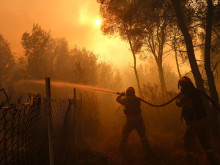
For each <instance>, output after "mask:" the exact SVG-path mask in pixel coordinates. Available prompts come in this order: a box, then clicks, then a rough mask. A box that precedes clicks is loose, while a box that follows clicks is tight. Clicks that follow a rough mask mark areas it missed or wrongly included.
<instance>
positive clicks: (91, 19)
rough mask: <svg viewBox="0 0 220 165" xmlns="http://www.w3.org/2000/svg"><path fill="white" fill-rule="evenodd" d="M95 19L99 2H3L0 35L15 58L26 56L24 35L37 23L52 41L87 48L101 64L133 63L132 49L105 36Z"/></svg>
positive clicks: (0, 16)
mask: <svg viewBox="0 0 220 165" xmlns="http://www.w3.org/2000/svg"><path fill="white" fill-rule="evenodd" d="M96 19H100V15H99V4H98V3H97V2H96V0H47V1H45V0H0V20H1V21H0V33H1V34H2V35H3V36H4V38H5V39H6V40H8V42H9V43H10V45H11V48H12V52H13V53H14V54H15V55H16V56H21V55H22V54H23V49H22V46H21V36H22V34H23V33H24V32H30V31H31V29H32V26H33V24H34V23H38V24H39V25H40V26H41V27H42V28H43V29H45V30H47V31H49V30H50V31H51V34H52V36H53V37H55V38H61V37H65V38H66V39H67V40H68V41H69V44H70V46H71V47H73V46H74V45H78V46H79V47H85V48H87V49H88V50H91V51H93V52H94V53H96V54H98V55H99V56H100V60H103V61H108V62H109V61H110V62H112V63H113V64H115V65H117V66H119V65H122V66H127V65H128V64H129V63H132V56H131V54H130V53H131V52H130V51H129V45H128V44H127V43H125V42H124V41H121V40H120V39H119V38H109V37H108V36H104V35H102V33H101V30H100V26H96V25H95V20H96ZM125 56H126V58H124V57H125Z"/></svg>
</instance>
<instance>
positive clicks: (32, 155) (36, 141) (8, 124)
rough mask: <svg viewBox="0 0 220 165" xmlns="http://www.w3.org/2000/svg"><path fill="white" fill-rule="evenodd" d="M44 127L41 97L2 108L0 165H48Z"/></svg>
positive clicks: (37, 96) (0, 119)
mask: <svg viewBox="0 0 220 165" xmlns="http://www.w3.org/2000/svg"><path fill="white" fill-rule="evenodd" d="M45 126H46V118H45V115H44V113H42V108H41V97H40V95H34V96H33V100H32V101H31V102H28V103H26V104H18V105H9V106H7V107H1V109H0V164H2V165H4V164H5V165H6V164H22V165H23V164H24V165H26V164H47V163H48V152H47V150H48V147H47V146H48V145H47V144H48V138H47V129H46V128H47V127H45ZM42 151H43V152H42Z"/></svg>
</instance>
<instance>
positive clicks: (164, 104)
mask: <svg viewBox="0 0 220 165" xmlns="http://www.w3.org/2000/svg"><path fill="white" fill-rule="evenodd" d="M202 93H203V95H204V96H205V97H207V98H208V99H209V101H210V102H211V103H212V104H213V105H214V106H215V108H216V109H218V110H219V111H220V108H219V106H218V104H217V103H215V102H214V101H213V100H212V98H211V97H210V96H208V95H207V94H206V93H205V92H202ZM116 94H117V95H121V94H122V93H119V92H116ZM179 95H181V92H180V93H178V94H177V95H176V96H175V97H173V98H172V99H170V100H169V101H167V102H165V103H163V104H159V105H156V104H152V103H150V102H148V101H146V100H144V99H142V98H140V97H138V98H139V99H140V100H141V101H142V102H144V103H146V104H148V105H150V106H152V107H163V106H166V105H168V104H170V103H171V102H173V101H174V100H175V99H177V97H178V96H179Z"/></svg>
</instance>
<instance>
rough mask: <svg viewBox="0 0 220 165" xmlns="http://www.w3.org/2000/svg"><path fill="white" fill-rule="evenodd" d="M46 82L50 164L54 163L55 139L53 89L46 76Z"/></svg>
mask: <svg viewBox="0 0 220 165" xmlns="http://www.w3.org/2000/svg"><path fill="white" fill-rule="evenodd" d="M45 84H46V107H47V109H46V110H47V123H48V140H49V157H50V165H54V154H53V140H52V113H51V110H52V108H51V91H50V78H49V77H46V78H45Z"/></svg>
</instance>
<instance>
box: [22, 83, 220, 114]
mask: <svg viewBox="0 0 220 165" xmlns="http://www.w3.org/2000/svg"><path fill="white" fill-rule="evenodd" d="M27 82H28V83H34V84H41V85H44V81H43V80H21V81H19V82H18V84H22V83H27ZM51 85H52V86H55V87H69V88H79V89H84V90H95V91H100V92H105V93H112V94H116V95H122V93H120V92H116V91H113V90H109V89H105V88H101V87H94V86H91V85H84V84H76V83H68V82H58V81H52V82H51ZM180 94H181V93H179V94H177V95H176V96H175V97H173V98H172V99H170V100H169V101H167V102H166V103H163V104H160V105H156V104H152V103H150V102H148V101H146V100H144V99H142V98H139V97H138V98H139V99H140V100H141V101H142V102H144V103H146V104H148V105H150V106H152V107H163V106H166V105H168V104H170V103H171V102H173V101H174V100H175V99H177V97H178V96H179V95H180ZM203 94H204V95H205V96H206V97H207V98H208V99H209V100H210V102H212V104H213V105H214V106H215V107H216V108H217V109H218V110H219V111H220V108H219V107H218V105H217V104H216V103H215V102H214V101H213V100H212V99H211V98H210V97H209V96H208V95H207V94H205V93H204V92H203Z"/></svg>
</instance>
